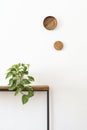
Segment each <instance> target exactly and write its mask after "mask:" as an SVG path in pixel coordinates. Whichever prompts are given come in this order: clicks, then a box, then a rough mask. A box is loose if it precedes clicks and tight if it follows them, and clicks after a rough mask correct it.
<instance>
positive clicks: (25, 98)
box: [22, 94, 29, 104]
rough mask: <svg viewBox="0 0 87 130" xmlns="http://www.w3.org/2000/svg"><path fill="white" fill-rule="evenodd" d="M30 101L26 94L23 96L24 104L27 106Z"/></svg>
mask: <svg viewBox="0 0 87 130" xmlns="http://www.w3.org/2000/svg"><path fill="white" fill-rule="evenodd" d="M28 100H29V97H28V95H25V94H24V95H23V96H22V103H23V104H25V103H27V102H28Z"/></svg>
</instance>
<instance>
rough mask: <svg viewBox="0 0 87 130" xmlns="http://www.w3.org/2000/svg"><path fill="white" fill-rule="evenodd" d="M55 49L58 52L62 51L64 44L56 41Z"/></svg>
mask: <svg viewBox="0 0 87 130" xmlns="http://www.w3.org/2000/svg"><path fill="white" fill-rule="evenodd" d="M54 48H55V49H56V50H62V48H63V43H62V42H61V41H56V42H55V43H54Z"/></svg>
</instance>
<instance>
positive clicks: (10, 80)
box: [8, 78, 13, 86]
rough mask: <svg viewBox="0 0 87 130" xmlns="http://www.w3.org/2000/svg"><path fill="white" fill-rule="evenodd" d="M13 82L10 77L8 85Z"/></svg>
mask: <svg viewBox="0 0 87 130" xmlns="http://www.w3.org/2000/svg"><path fill="white" fill-rule="evenodd" d="M12 84H13V79H12V78H11V79H9V84H8V85H10V86H11V85H12Z"/></svg>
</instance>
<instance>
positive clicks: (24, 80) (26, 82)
mask: <svg viewBox="0 0 87 130" xmlns="http://www.w3.org/2000/svg"><path fill="white" fill-rule="evenodd" d="M21 83H22V84H25V85H26V84H30V81H29V80H28V79H23V80H22V82H21Z"/></svg>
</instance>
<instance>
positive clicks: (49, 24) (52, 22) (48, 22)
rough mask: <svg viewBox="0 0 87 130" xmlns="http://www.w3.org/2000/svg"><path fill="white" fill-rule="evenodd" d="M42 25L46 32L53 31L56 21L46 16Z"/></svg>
mask: <svg viewBox="0 0 87 130" xmlns="http://www.w3.org/2000/svg"><path fill="white" fill-rule="evenodd" d="M43 25H44V27H45V28H46V29H47V30H53V29H55V28H56V26H57V20H56V18H55V17H53V16H47V17H46V18H45V19H44V21H43Z"/></svg>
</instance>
